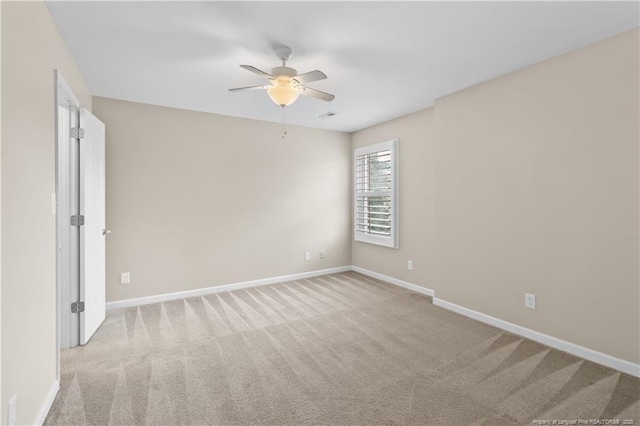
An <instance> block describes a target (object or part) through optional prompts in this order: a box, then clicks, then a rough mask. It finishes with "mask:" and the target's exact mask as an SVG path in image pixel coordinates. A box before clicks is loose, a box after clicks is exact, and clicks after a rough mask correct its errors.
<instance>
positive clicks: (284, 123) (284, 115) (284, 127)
mask: <svg viewBox="0 0 640 426" xmlns="http://www.w3.org/2000/svg"><path fill="white" fill-rule="evenodd" d="M285 136H287V110H286V109H285V106H284V105H283V106H282V139H284V137H285Z"/></svg>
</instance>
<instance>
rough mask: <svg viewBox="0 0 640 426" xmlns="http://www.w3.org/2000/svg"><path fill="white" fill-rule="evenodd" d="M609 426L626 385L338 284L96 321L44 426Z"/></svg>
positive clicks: (591, 367) (514, 341)
mask: <svg viewBox="0 0 640 426" xmlns="http://www.w3.org/2000/svg"><path fill="white" fill-rule="evenodd" d="M554 419H555V420H578V419H583V420H587V421H588V420H591V419H619V420H620V422H621V423H620V424H623V423H622V421H623V420H624V419H631V420H633V422H634V423H633V424H636V425H637V424H640V423H639V420H640V380H639V379H637V378H634V377H632V376H629V375H627V374H623V373H620V372H618V371H615V370H612V369H610V368H607V367H603V366H600V365H597V364H594V363H591V362H589V361H585V360H582V359H580V358H577V357H575V356H572V355H569V354H567V353H564V352H561V351H557V350H555V349H551V348H549V347H546V346H544V345H541V344H538V343H535V342H533V341H530V340H527V339H524V338H521V337H519V336H516V335H512V334H509V333H505V332H503V331H501V330H499V329H497V328H494V327H491V326H488V325H486V324H483V323H480V322H477V321H474V320H472V319H468V318H466V317H463V316H460V315H457V314H455V313H452V312H449V311H447V310H444V309H442V308H439V307H437V306H434V305H433V304H432V303H431V298H429V297H426V296H423V295H421V294H418V293H414V292H411V291H409V290H405V289H403V288H400V287H396V286H392V285H390V284H386V283H383V282H381V281H378V280H375V279H372V278H369V277H366V276H364V275H361V274H358V273H355V272H347V273H342V274H335V275H325V276H320V277H316V278H311V279H305V280H298V281H292V282H286V283H281V284H275V285H269V286H263V287H256V288H249V289H245V290H237V291H232V292H225V293H218V294H211V295H207V296H203V297H194V298H189V299H181V300H175V301H169V302H164V303H157V304H153V305H146V306H140V307H134V308H126V309H118V310H113V311H109V312H108V313H107V319H106V320H105V322H104V324H103V325H102V326H101V327H100V329H99V330H98V332H97V333H96V334H95V336H94V337H93V339H92V340H91V342H90V343H89V344H88V345H86V346H83V347H78V348H74V349H68V350H64V351H62V355H61V389H60V392H59V394H58V396H57V397H56V400H55V402H54V405H53V407H52V409H51V411H50V413H49V416H48V417H47V420H46V422H45V424H49V425H71V424H115V425H130V424H158V425H160V424H162V425H173V424H217V425H258V424H259V425H302V424H335V425H365V424H367V425H369V424H389V425H390V424H400V425H405V424H431V425H467V424H473V425H500V424H514V423H520V424H531V423H532V421H533V420H554Z"/></svg>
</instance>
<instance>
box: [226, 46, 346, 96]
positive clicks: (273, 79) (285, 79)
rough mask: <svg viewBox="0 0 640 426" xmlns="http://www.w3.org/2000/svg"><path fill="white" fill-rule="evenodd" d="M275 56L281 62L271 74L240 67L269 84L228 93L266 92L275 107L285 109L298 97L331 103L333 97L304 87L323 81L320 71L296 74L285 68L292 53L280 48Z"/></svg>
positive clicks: (294, 71) (245, 66)
mask: <svg viewBox="0 0 640 426" xmlns="http://www.w3.org/2000/svg"><path fill="white" fill-rule="evenodd" d="M275 53H276V55H278V58H280V60H282V66H280V67H275V68H272V69H271V74H269V73H267V72H264V71H262V70H259V69H258V68H256V67H253V66H251V65H240V66H241V67H242V68H244V69H246V70H247V71H251V72H253V73H256V74H258V75H259V76H261V77H265V78H266V79H267V80H269V84H265V85H263V86H249V87H238V88H235V89H229V91H230V92H241V91H244V90H266V91H267V94H268V95H269V97H270V98H271V100H272V101H273V102H275V103H276V105H278V106H281V107H283V108H284V107H286V106H288V105H291V104H292V103H294V102H295V101H296V99H298V96H299V95H301V94H302V95H306V96H311V97H313V98H316V99H320V100H323V101H327V102H331V101H332V100H333V99H334V98H335V96H334V95H332V94H330V93H326V92H321V91H320V90H316V89H312V88H311V87H306V86H304V84H306V83H311V82H314V81H319V80H324V79H325V78H327V76H326V74H325V73H323V72H322V71H318V70H315V71H309V72H306V73H304V74H298V71H296V70H294V69H293V68H290V67H288V66H287V61H288V60H289V59H291V56H292V55H293V51H292V50H291V49H290V48H289V47H286V46H280V47H277V48H276V49H275Z"/></svg>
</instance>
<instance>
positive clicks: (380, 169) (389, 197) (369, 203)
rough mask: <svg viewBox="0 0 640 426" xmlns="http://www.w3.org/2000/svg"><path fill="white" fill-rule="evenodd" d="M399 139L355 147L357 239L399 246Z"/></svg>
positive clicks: (355, 222) (355, 236)
mask: <svg viewBox="0 0 640 426" xmlns="http://www.w3.org/2000/svg"><path fill="white" fill-rule="evenodd" d="M397 150H398V140H397V139H394V140H391V141H388V142H382V143H378V144H375V145H369V146H365V147H362V148H358V149H356V150H355V151H354V161H355V164H354V191H353V195H354V202H353V206H354V208H353V211H354V216H355V217H354V221H353V224H354V239H355V240H356V241H362V242H365V243H371V244H377V245H381V246H386V247H393V248H398V220H397V218H398V208H397V199H396V180H397V179H396V176H397V166H396V164H397V160H396V157H397Z"/></svg>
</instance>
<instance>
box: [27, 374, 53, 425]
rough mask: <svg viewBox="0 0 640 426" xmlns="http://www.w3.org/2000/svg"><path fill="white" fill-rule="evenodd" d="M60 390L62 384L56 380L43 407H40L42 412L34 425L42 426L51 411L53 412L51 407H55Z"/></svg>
mask: <svg viewBox="0 0 640 426" xmlns="http://www.w3.org/2000/svg"><path fill="white" fill-rule="evenodd" d="M59 390H60V382H59V381H58V380H56V381H55V382H53V384H52V385H51V389H49V393H48V394H47V397H46V399H45V400H44V402H43V403H42V407H40V412H39V413H38V416H37V417H36V420H35V421H34V422H33V424H34V425H42V424H43V423H44V421H45V419H46V418H47V415H48V414H49V410H51V406H52V405H53V401H54V400H55V399H56V395H57V394H58V391H59Z"/></svg>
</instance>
